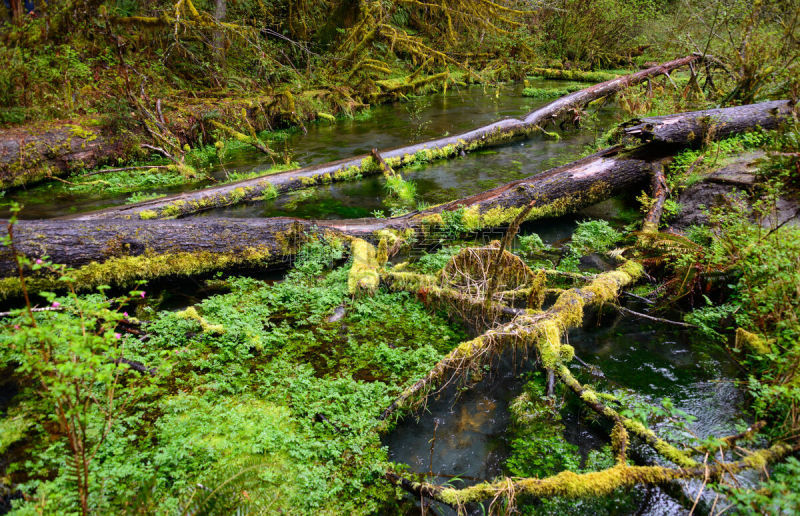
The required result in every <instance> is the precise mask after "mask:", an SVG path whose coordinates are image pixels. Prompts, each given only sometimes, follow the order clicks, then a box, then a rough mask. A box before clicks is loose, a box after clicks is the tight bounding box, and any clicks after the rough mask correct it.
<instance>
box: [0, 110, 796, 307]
mask: <svg viewBox="0 0 800 516" xmlns="http://www.w3.org/2000/svg"><path fill="white" fill-rule="evenodd" d="M792 109H793V107H792V106H791V104H790V103H789V102H788V101H779V102H773V103H763V104H756V105H754V106H743V107H735V108H728V109H726V110H721V112H722V113H723V114H724V115H725V116H734V114H735V113H736V112H737V111H739V110H744V112H746V113H747V114H748V115H747V116H748V117H749V118H750V119H751V120H752V122H751V123H750V124H747V123H746V122H744V121H742V120H741V118H740V119H739V120H740V121H739V122H738V124H739V125H738V127H739V128H740V129H742V130H743V129H745V128H747V127H755V126H762V127H775V126H776V125H777V124H779V123H780V122H781V120H783V119H785V117H786V116H788V114H789V113H791V110H792ZM707 116H708V115H707V114H706V112H704V111H698V112H693V113H684V114H682V115H675V116H673V117H672V118H670V119H669V123H671V124H673V123H674V121H675V120H682V121H684V123H686V124H690V123H692V122H690V121H691V120H696V119H705V118H707ZM653 127H654V128H655V129H654V130H658V128H657V126H653ZM720 134H721V132H712V133H711V134H709V135H708V138H711V139H713V138H715V137H717V136H719V135H720ZM684 141H685V142H688V137H687V140H684ZM676 143H677V142H676ZM670 152H672V151H670V150H669V149H665V148H664V147H663V146H655V147H654V146H652V145H644V146H639V147H635V148H633V149H624V148H622V147H612V148H609V149H605V150H603V151H600V152H598V153H596V154H594V155H591V156H588V157H586V158H583V159H580V160H578V161H575V162H572V163H569V164H567V165H564V166H561V167H557V168H554V169H551V170H548V171H546V172H543V173H539V174H535V175H532V176H530V177H527V178H525V179H521V180H517V181H512V182H510V183H507V184H505V185H502V186H499V187H497V188H494V189H492V190H488V191H486V192H482V193H480V194H477V195H473V196H470V197H466V198H463V199H459V200H455V201H452V202H449V203H447V204H443V205H440V206H436V207H433V208H430V209H427V210H424V211H418V212H412V213H409V214H406V215H403V216H399V217H393V218H388V219H353V220H337V221H328V220H320V221H309V220H298V219H290V218H273V219H252V220H243V219H218V218H203V219H191V218H189V219H180V220H126V219H113V218H112V219H102V220H95V219H92V220H64V219H62V220H42V221H20V222H18V223H17V226H16V228H15V244H16V248H17V250H18V251H19V252H20V253H22V254H24V255H26V256H28V257H29V258H34V259H35V258H39V257H43V256H49V258H50V259H51V260H52V261H54V262H55V263H62V264H65V265H68V266H70V267H77V268H80V269H79V270H78V271H76V274H77V275H78V278H77V279H78V280H79V281H78V283H79V284H82V285H83V286H85V287H87V288H91V287H93V286H96V285H99V284H106V283H110V284H125V283H127V282H129V281H131V280H134V279H138V278H143V279H152V278H157V277H162V276H169V275H189V274H197V273H203V272H209V271H213V270H217V269H222V268H226V267H232V266H237V265H241V266H245V265H246V266H258V267H262V268H263V267H269V266H275V265H276V264H279V263H285V261H286V260H287V257H290V256H292V255H293V254H294V252H295V251H296V249H297V247H298V245H299V244H300V243H301V242H302V239H303V238H304V234H306V233H312V232H329V233H331V234H337V235H340V236H355V237H361V238H366V239H367V240H371V241H373V242H377V241H378V240H380V239H381V238H388V239H390V240H392V241H393V242H394V241H397V240H400V239H408V238H409V237H411V236H412V234H413V236H414V237H415V238H417V239H418V240H420V239H422V240H424V239H425V238H429V237H438V236H439V233H440V231H441V230H442V229H443V228H445V227H446V224H447V223H446V221H445V220H444V219H443V217H442V213H443V212H446V211H448V212H458V216H459V217H460V225H461V227H462V228H464V229H465V230H467V231H479V230H481V229H485V228H495V227H502V226H505V225H508V224H509V223H510V222H511V221H513V220H514V218H515V217H516V216H517V215H518V214H519V213H520V212H521V211H522V210H523V209H524V208H525V206H526V205H528V204H529V203H530V202H531V201H533V200H535V201H536V205H535V207H534V208H533V209H532V210H531V211H530V213H528V214H527V217H526V220H533V219H540V218H544V217H553V216H559V215H563V214H565V213H570V212H574V211H577V210H579V209H581V208H583V207H586V206H589V205H591V204H594V203H597V202H600V201H602V200H604V199H607V198H609V197H612V196H614V195H616V194H618V193H620V192H624V191H628V190H630V189H631V188H636V187H638V186H639V185H641V184H644V183H645V182H646V181H647V180H648V179H649V178H650V177H651V175H652V174H653V171H654V167H655V168H657V167H659V166H660V163H661V161H662V160H663V159H664V158H665V157H667V156H668V155H669V153H670ZM15 270H16V264H15V262H14V261H13V259H12V256H11V255H10V252H9V250H8V249H7V248H5V249H3V250H2V254H0V275H2V276H13V275H14V271H15ZM37 281H38V283H37ZM17 282H18V280H16V279H15V278H13V277H6V278H5V279H2V280H0V296H3V297H5V296H8V295H15V294H16V293H17V292H18V291H19V285H18V283H17ZM29 282H30V283H31V285H33V288H34V289H35V288H37V286H38V288H48V286H49V285H50V284H51V283H50V282H49V281H45V280H43V279H39V280H37V278H36V277H32V278H31V279H30V281H29Z"/></svg>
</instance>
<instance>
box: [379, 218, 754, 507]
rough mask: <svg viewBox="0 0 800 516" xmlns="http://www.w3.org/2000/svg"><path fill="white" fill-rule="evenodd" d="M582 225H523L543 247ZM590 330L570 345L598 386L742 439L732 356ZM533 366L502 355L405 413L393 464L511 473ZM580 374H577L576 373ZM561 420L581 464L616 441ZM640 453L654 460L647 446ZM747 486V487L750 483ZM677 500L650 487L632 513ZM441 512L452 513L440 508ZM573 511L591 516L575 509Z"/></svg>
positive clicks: (649, 334) (625, 323)
mask: <svg viewBox="0 0 800 516" xmlns="http://www.w3.org/2000/svg"><path fill="white" fill-rule="evenodd" d="M575 223H576V221H575V219H566V218H561V219H557V220H556V221H551V222H548V223H544V222H542V223H534V224H529V225H526V226H525V227H524V228H523V229H524V232H526V233H530V232H535V233H537V234H539V235H540V236H541V237H542V240H543V241H544V242H545V243H548V244H557V243H558V242H559V241H561V240H562V239H564V238H566V237H568V236H569V235H570V234H571V233H572V231H573V230H574V227H575ZM636 309H637V310H644V308H638V307H637V308H636ZM587 325H588V326H587V327H584V328H582V329H577V330H573V331H571V332H570V333H569V335H568V341H569V343H570V344H571V345H573V346H574V347H575V354H576V355H577V356H578V357H580V358H581V359H582V360H583V361H585V362H587V363H589V364H591V365H593V366H596V367H597V368H598V369H599V370H600V371H602V374H603V377H602V378H596V379H595V380H597V381H600V383H601V384H603V385H605V386H606V388H607V389H630V390H632V391H634V392H636V396H637V398H638V399H640V400H641V401H643V402H646V403H650V404H653V405H656V406H658V405H660V403H661V400H663V399H664V398H669V399H671V400H672V401H673V402H674V405H675V407H676V408H677V409H679V410H682V411H684V412H685V413H686V414H688V415H690V416H693V417H694V418H695V420H694V421H693V422H692V423H691V424H690V425H689V429H690V431H691V432H692V433H693V434H695V435H696V436H697V437H698V438H704V437H707V436H710V435H729V434H733V433H736V431H737V430H736V427H735V425H736V423H738V422H741V420H740V405H741V403H742V402H743V396H742V393H741V392H740V391H739V390H738V389H737V387H736V384H735V378H736V368H735V365H734V364H733V362H732V361H731V360H730V359H729V358H728V357H727V356H724V355H719V354H709V353H707V352H704V351H702V350H701V348H702V345H701V343H700V342H698V340H697V335H696V334H693V333H692V332H690V331H689V330H686V329H682V328H678V329H676V327H675V326H668V325H665V324H660V323H650V322H647V321H642V320H641V319H636V318H631V317H625V318H622V317H613V318H610V317H608V316H606V317H604V320H603V324H602V325H600V324H599V321H597V320H595V321H591V320H589V321H587ZM531 370H532V364H531V363H530V362H527V363H526V362H525V360H523V359H521V357H513V359H512V358H511V357H504V359H503V360H502V361H501V362H500V364H499V365H498V367H497V368H496V370H495V372H494V373H493V374H492V376H491V377H488V378H485V379H484V380H483V381H481V382H480V383H478V384H477V385H475V386H474V387H472V388H470V389H468V390H467V391H465V392H462V393H457V392H456V390H455V389H454V388H449V389H447V390H445V391H443V392H442V393H440V395H439V396H438V398H436V399H433V400H432V401H430V402H429V403H428V405H427V407H426V409H425V410H424V411H423V412H420V413H418V414H415V415H413V416H408V417H406V418H405V419H404V420H402V421H401V422H400V423H399V424H398V426H397V427H396V428H395V430H394V431H393V432H391V433H390V434H389V435H387V436H386V438H385V440H384V443H385V445H386V446H387V447H388V449H389V456H390V460H392V461H395V462H398V463H403V464H407V465H408V466H409V468H410V470H411V471H413V472H416V473H421V474H428V475H430V478H429V481H431V482H434V483H445V482H452V481H453V478H454V477H455V478H458V479H460V480H459V481H458V482H459V483H456V484H455V485H457V486H458V485H471V484H474V483H477V482H479V481H482V480H491V479H492V478H494V477H497V476H503V475H508V474H510V473H509V472H508V471H507V470H506V469H505V467H504V462H505V460H506V459H507V458H508V455H509V445H510V442H509V438H510V436H509V434H508V431H509V425H510V422H511V417H510V412H509V405H510V403H511V402H512V401H513V400H514V398H515V397H517V396H519V395H520V394H521V392H522V389H523V386H524V383H525V380H524V378H525V373H526V372H528V371H531ZM579 371H580V370H579V369H578V368H577V367H576V368H575V369H574V373H575V374H578V372H579ZM590 380H591V378H590ZM563 422H564V424H565V431H564V438H565V440H567V441H568V442H570V443H572V444H575V445H576V446H578V448H579V450H580V452H581V455H582V457H583V458H584V459H585V458H586V455H587V454H588V453H589V451H591V450H593V449H599V448H601V447H602V446H603V445H606V444H608V443H609V438H608V435H607V434H606V433H604V432H598V431H597V430H596V429H595V428H594V427H592V426H591V425H588V424H586V423H585V421H584V419H583V418H582V417H581V416H580V414H579V412H578V411H576V410H571V411H569V412H567V413H566V414H564V420H563ZM656 428H658V427H656ZM432 443H433V446H432ZM642 452H643V455H644V456H645V458H647V459H649V460H655V457H653V456H649V455H647V453H646V452H647V450H642ZM740 481H742V482H744V483H747V482H748V477H747V476H744V477H741V478H740ZM460 482H463V484H461V483H460ZM699 488H700V484H699V483H686V484H684V485H683V493H684V496H686V497H689V498H690V499H693V497H694V496H696V495H697V493H698V491H699ZM676 494H677V495H680V490H678V492H677V493H676V492H673V491H670V493H667V492H666V491H665V490H662V489H660V488H654V489H649V490H647V492H646V493H644V494H642V495H641V499H642V501H641V504H640V505H639V507H638V508H637V510H636V511H635V513H636V514H638V515H674V514H687V513H688V510H686V509H685V508H684V506H683V505H681V504H680V503H679V502H678V501H677V500H676V499H675V496H676ZM713 496H714V495H713V494H708V493H705V494H704V498H703V501H704V502H706V503H707V504H709V505H710V504H711V503H712V502H713ZM709 497H710V499H708V498H709ZM690 503H691V502H690ZM437 510H440V512H442V511H443V512H445V513H447V512H448V509H447V508H446V507H442V506H437ZM453 514H455V513H453ZM570 514H576V515H583V514H586V515H589V514H593V512H592V510H591V509H589V510H587V509H582V508H581V507H580V505H579V504H576V505H575V507H574V510H573V511H571V512H570Z"/></svg>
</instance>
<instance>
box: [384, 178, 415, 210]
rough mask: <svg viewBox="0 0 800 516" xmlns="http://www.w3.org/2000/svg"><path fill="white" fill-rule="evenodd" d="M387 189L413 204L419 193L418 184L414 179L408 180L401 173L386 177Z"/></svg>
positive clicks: (406, 202)
mask: <svg viewBox="0 0 800 516" xmlns="http://www.w3.org/2000/svg"><path fill="white" fill-rule="evenodd" d="M386 190H387V191H388V192H389V193H390V194H391V195H392V196H393V197H396V198H397V199H398V200H399V201H401V202H402V203H404V204H407V205H413V203H414V197H416V195H417V186H416V185H415V184H414V183H413V182H412V181H406V180H405V179H403V177H402V176H400V175H399V174H396V175H393V176H389V177H387V178H386Z"/></svg>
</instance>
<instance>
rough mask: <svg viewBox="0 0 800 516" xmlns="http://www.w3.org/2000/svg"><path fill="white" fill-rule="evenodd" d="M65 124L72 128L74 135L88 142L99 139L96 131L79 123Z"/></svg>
mask: <svg viewBox="0 0 800 516" xmlns="http://www.w3.org/2000/svg"><path fill="white" fill-rule="evenodd" d="M64 125H65V127H69V128H70V132H71V133H72V136H75V137H77V138H83V139H84V140H86V141H87V142H91V141H94V140H96V139H97V135H96V134H95V133H94V132H92V131H90V130H89V129H86V128H84V127H81V126H80V125H78V124H64Z"/></svg>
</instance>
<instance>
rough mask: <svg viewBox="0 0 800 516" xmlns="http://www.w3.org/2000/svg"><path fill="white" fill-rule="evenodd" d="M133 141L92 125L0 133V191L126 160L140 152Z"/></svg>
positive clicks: (14, 130) (58, 126) (76, 124)
mask: <svg viewBox="0 0 800 516" xmlns="http://www.w3.org/2000/svg"><path fill="white" fill-rule="evenodd" d="M139 152H140V151H138V149H137V147H136V145H135V138H133V137H132V136H129V135H127V134H125V133H124V132H123V133H121V134H117V135H112V134H110V133H107V132H106V131H102V130H100V129H99V128H96V127H93V126H91V125H85V124H79V123H59V124H49V125H46V126H43V127H34V128H10V129H3V130H0V188H8V187H13V186H21V185H25V184H29V183H33V182H35V181H38V180H41V179H43V178H46V177H49V176H59V175H63V174H66V173H68V172H71V171H75V170H80V169H82V168H92V167H96V166H98V165H101V164H103V163H109V162H113V161H116V159H117V158H129V157H131V156H132V155H134V154H136V153H139Z"/></svg>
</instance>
